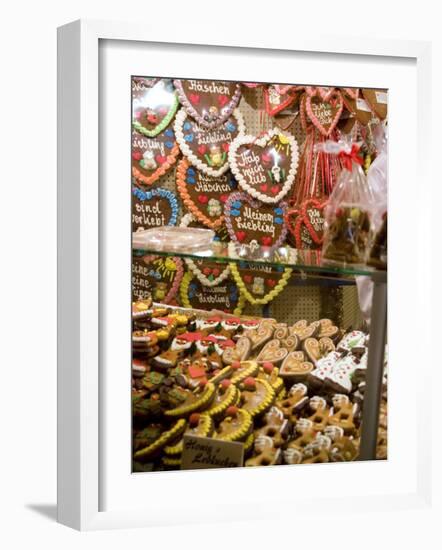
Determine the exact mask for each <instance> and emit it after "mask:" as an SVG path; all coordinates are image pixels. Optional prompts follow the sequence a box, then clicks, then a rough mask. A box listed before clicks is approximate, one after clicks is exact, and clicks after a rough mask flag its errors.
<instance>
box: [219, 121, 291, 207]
mask: <svg viewBox="0 0 442 550" xmlns="http://www.w3.org/2000/svg"><path fill="white" fill-rule="evenodd" d="M229 164H230V168H231V170H232V172H233V175H234V176H235V178H236V180H237V181H238V184H239V186H240V187H241V188H242V189H243V190H244V191H245V192H246V193H248V194H249V195H250V196H251V197H253V198H255V199H258V200H260V201H262V202H264V203H272V204H273V203H278V202H279V201H280V200H281V199H282V198H283V197H284V196H285V195H286V194H287V193H288V192H289V190H290V189H291V187H292V185H293V182H294V180H295V175H296V170H297V167H298V144H297V142H296V140H295V138H294V137H293V136H292V135H290V134H288V133H285V132H283V131H282V130H279V129H277V128H274V129H272V130H269V131H268V132H266V133H264V135H262V136H261V137H256V136H243V137H238V138H236V139H235V140H234V141H233V142H232V143H231V145H230V150H229Z"/></svg>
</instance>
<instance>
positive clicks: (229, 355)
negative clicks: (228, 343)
mask: <svg viewBox="0 0 442 550" xmlns="http://www.w3.org/2000/svg"><path fill="white" fill-rule="evenodd" d="M251 350H252V343H251V341H250V340H249V338H247V336H241V338H239V339H238V341H237V342H236V344H235V347H229V348H226V349H225V350H224V352H223V363H225V364H226V365H231V364H232V363H233V362H234V361H246V360H247V358H248V357H249V355H250V352H251Z"/></svg>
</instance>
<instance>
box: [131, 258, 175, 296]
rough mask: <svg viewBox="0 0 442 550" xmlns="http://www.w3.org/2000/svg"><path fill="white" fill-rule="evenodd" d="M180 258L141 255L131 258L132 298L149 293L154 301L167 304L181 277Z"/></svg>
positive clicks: (173, 294)
mask: <svg viewBox="0 0 442 550" xmlns="http://www.w3.org/2000/svg"><path fill="white" fill-rule="evenodd" d="M183 274H184V272H183V261H182V260H181V259H180V258H173V257H167V258H162V257H159V256H143V257H137V256H134V257H133V258H132V300H133V301H136V300H142V299H144V298H145V297H146V296H149V295H151V296H152V299H153V300H154V301H155V302H161V303H163V304H169V303H170V302H171V301H172V300H173V298H174V297H175V296H176V294H177V291H178V288H179V285H180V283H181V279H182V278H183Z"/></svg>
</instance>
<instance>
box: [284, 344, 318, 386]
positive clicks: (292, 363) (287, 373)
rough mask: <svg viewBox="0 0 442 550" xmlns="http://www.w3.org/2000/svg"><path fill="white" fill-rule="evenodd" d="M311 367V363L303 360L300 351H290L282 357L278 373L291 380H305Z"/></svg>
mask: <svg viewBox="0 0 442 550" xmlns="http://www.w3.org/2000/svg"><path fill="white" fill-rule="evenodd" d="M313 369H314V366H313V364H312V363H310V362H309V361H306V360H305V357H304V353H303V352H302V351H292V352H290V353H288V354H287V357H286V358H285V359H284V361H283V363H282V365H281V368H280V371H279V375H280V376H281V377H282V378H284V379H287V380H290V381H292V382H300V381H302V380H305V379H306V377H307V375H308V373H309V372H311V371H312V370H313Z"/></svg>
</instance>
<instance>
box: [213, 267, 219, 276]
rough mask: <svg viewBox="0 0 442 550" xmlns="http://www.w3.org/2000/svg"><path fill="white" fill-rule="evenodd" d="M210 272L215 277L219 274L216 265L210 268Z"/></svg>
mask: <svg viewBox="0 0 442 550" xmlns="http://www.w3.org/2000/svg"><path fill="white" fill-rule="evenodd" d="M212 273H213V274H214V276H215V277H218V275H219V274H220V270H219V269H218V268H217V267H215V268H213V269H212Z"/></svg>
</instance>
